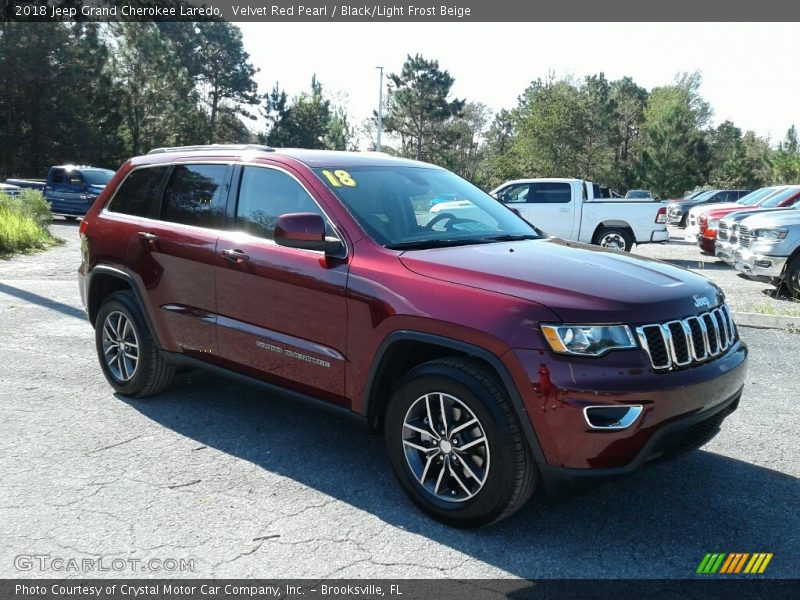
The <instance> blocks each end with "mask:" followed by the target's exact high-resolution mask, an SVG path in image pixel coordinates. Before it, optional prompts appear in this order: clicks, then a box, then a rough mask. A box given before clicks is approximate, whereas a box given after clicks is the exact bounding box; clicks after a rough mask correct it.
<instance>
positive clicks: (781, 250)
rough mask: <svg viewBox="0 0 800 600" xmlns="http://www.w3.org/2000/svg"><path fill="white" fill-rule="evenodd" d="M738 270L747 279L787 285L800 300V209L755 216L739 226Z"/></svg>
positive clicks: (736, 255)
mask: <svg viewBox="0 0 800 600" xmlns="http://www.w3.org/2000/svg"><path fill="white" fill-rule="evenodd" d="M734 265H735V267H736V270H737V271H739V272H741V273H743V274H745V275H747V276H748V277H751V278H754V279H758V280H760V281H766V282H769V283H771V284H773V285H775V286H779V285H781V284H785V285H786V287H787V289H788V291H789V292H790V293H791V294H792V296H793V297H795V298H798V299H800V210H796V209H791V210H783V211H778V212H772V213H766V214H755V215H751V216H749V217H747V218H746V219H743V220H742V222H741V223H740V224H739V242H738V244H737V246H736V250H735V251H734Z"/></svg>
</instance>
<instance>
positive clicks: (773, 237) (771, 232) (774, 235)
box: [756, 229, 789, 242]
mask: <svg viewBox="0 0 800 600" xmlns="http://www.w3.org/2000/svg"><path fill="white" fill-rule="evenodd" d="M788 233H789V230H788V229H756V238H757V240H758V241H759V242H779V241H780V240H782V239H784V238H785V237H786V236H787V234H788Z"/></svg>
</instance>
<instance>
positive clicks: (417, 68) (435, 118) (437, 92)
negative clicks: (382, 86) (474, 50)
mask: <svg viewBox="0 0 800 600" xmlns="http://www.w3.org/2000/svg"><path fill="white" fill-rule="evenodd" d="M454 82H455V79H454V78H453V77H451V75H450V73H448V72H447V71H443V70H441V69H440V68H439V61H437V60H426V59H425V58H423V57H422V55H420V54H417V55H415V56H413V57H412V56H411V55H409V56H408V57H407V59H406V61H405V63H404V64H403V68H402V70H401V71H400V73H399V74H395V73H390V74H389V83H388V85H387V97H386V115H385V117H384V118H383V127H384V130H385V131H386V132H387V133H390V134H391V133H393V134H395V135H397V136H398V137H399V139H400V152H401V154H402V155H403V156H407V157H410V158H414V159H416V160H428V161H432V162H436V161H437V160H438V159H439V158H440V156H441V140H440V137H439V135H440V133H441V131H442V128H443V127H444V126H445V124H446V123H447V122H448V121H450V120H451V119H453V118H454V117H457V116H459V115H460V114H461V111H462V110H463V109H464V106H465V104H466V103H465V101H464V100H458V99H454V100H450V99H449V97H450V91H451V88H452V87H453V83H454Z"/></svg>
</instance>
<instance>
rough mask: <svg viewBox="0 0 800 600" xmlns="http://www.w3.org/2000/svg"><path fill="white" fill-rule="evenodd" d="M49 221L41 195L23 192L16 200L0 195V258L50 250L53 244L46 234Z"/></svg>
mask: <svg viewBox="0 0 800 600" xmlns="http://www.w3.org/2000/svg"><path fill="white" fill-rule="evenodd" d="M52 219H53V215H52V213H51V212H50V204H49V203H48V202H47V200H45V199H44V196H42V194H41V193H40V192H37V191H35V190H23V191H22V193H21V194H20V195H19V196H18V197H16V198H12V197H10V196H7V195H5V194H0V254H11V253H14V252H22V251H25V250H36V249H44V248H47V247H49V246H52V245H53V244H54V243H55V242H56V240H55V238H53V237H52V236H51V235H50V233H49V232H48V231H47V225H48V224H49V223H50V221H52Z"/></svg>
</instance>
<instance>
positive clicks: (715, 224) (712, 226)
mask: <svg viewBox="0 0 800 600" xmlns="http://www.w3.org/2000/svg"><path fill="white" fill-rule="evenodd" d="M717 227H719V219H711V220H710V221H709V222H708V225H706V229H716V228H717Z"/></svg>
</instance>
